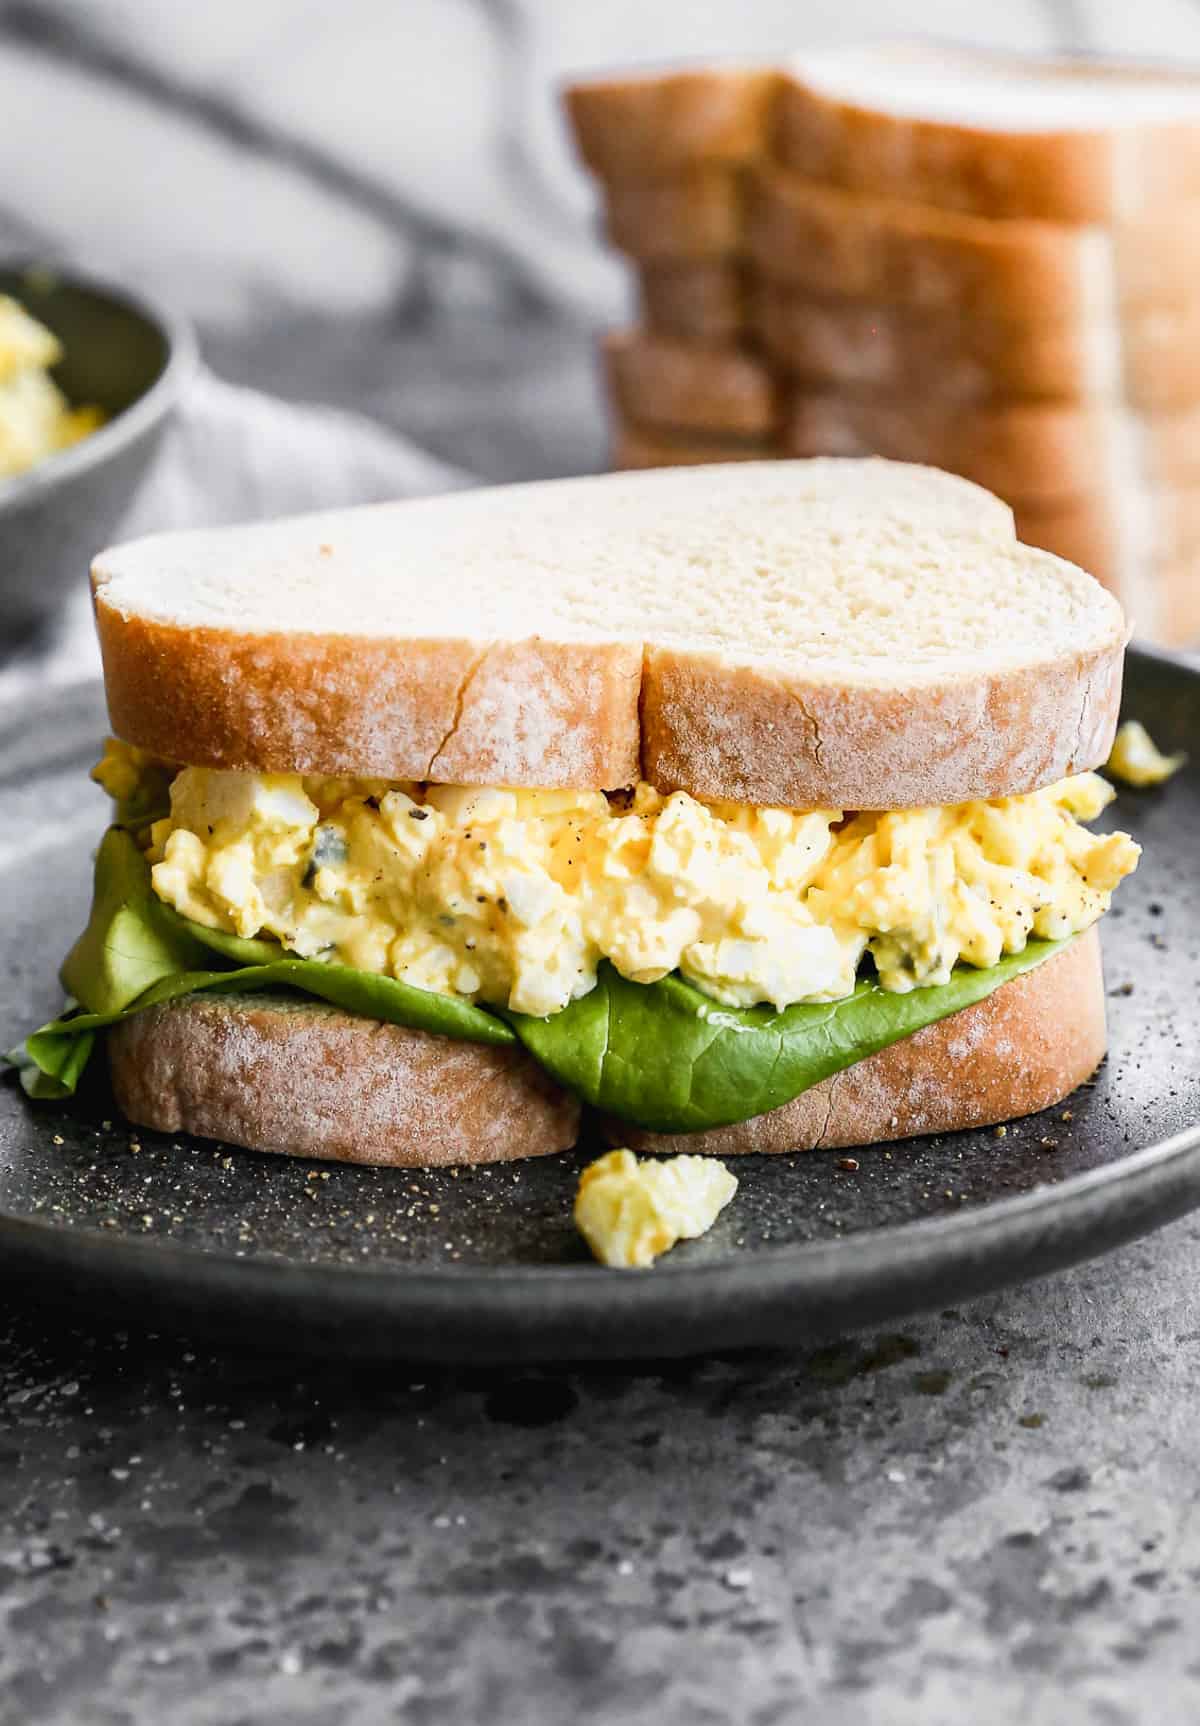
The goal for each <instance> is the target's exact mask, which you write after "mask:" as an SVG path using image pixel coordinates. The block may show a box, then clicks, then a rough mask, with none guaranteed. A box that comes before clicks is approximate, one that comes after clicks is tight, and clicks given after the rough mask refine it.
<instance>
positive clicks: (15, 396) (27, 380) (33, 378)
mask: <svg viewBox="0 0 1200 1726" xmlns="http://www.w3.org/2000/svg"><path fill="white" fill-rule="evenodd" d="M61 358H62V349H61V347H60V346H59V343H58V341H57V339H56V338H55V337H54V336H53V335H51V333H50V331H49V330H48V329H46V327H45V326H44V325H43V324H40V323H38V322H37V320H36V319H35V318H32V317H30V315H29V313H28V312H27V311H26V310H25V308H24V307H23V306H22V305H21V304H20V303H19V302H18V301H17V300H14V299H12V298H10V297H9V296H8V295H7V294H0V480H3V479H11V478H13V477H14V476H15V475H17V474H19V473H24V472H25V470H26V469H27V468H31V467H33V466H34V465H35V463H37V462H39V461H41V460H42V459H43V457H45V456H48V455H53V454H54V453H55V451H56V450H60V449H67V448H68V447H69V446H70V445H71V444H73V443H78V442H79V440H80V439H81V438H84V437H86V436H87V435H88V433H89V432H92V431H95V429H96V427H97V426H98V425H99V424H100V423H101V419H102V417H103V416H102V415H101V413H100V411H99V410H98V409H97V408H93V407H76V408H73V407H71V406H70V405H69V404H68V402H67V400H66V398H65V396H64V395H63V393H62V391H61V390H60V389H59V387H58V385H57V384H56V383H55V382H54V379H53V378H52V377H51V376H50V370H49V368H50V367H51V366H53V365H56V364H57V362H58V361H59V360H61Z"/></svg>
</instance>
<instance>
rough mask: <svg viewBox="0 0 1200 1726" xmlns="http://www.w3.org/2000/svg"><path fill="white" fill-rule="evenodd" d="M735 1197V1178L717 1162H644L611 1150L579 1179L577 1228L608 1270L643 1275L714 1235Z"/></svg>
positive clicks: (686, 1159) (705, 1159)
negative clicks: (666, 1256) (679, 1249)
mask: <svg viewBox="0 0 1200 1726" xmlns="http://www.w3.org/2000/svg"><path fill="white" fill-rule="evenodd" d="M736 1191H737V1178H736V1176H734V1175H731V1174H730V1172H729V1170H728V1169H727V1168H726V1167H725V1165H724V1163H719V1162H717V1161H716V1159H715V1158H713V1157H666V1158H663V1159H661V1160H660V1159H654V1158H645V1159H643V1160H642V1161H639V1160H638V1158H637V1157H635V1156H634V1154H633V1152H632V1151H609V1153H608V1155H607V1156H604V1157H600V1158H598V1159H597V1160H596V1162H594V1163H589V1164H588V1166H587V1168H586V1169H584V1171H583V1173H582V1174H581V1175H580V1177H579V1190H578V1191H577V1193H576V1195H575V1226H576V1227H577V1228H578V1230H579V1232H580V1234H581V1235H582V1236H583V1238H584V1240H585V1241H586V1242H587V1244H588V1246H589V1247H590V1248H591V1250H592V1253H593V1256H594V1257H596V1258H598V1259H599V1260H600V1262H601V1264H605V1265H611V1266H613V1267H614V1268H616V1269H621V1270H636V1269H643V1268H645V1266H647V1265H651V1264H653V1263H654V1261H655V1259H656V1258H658V1256H659V1254H660V1253H665V1252H668V1251H669V1250H670V1249H671V1247H673V1246H674V1245H675V1244H676V1242H677V1241H684V1240H687V1241H690V1240H695V1239H696V1237H697V1236H698V1235H702V1234H705V1233H707V1231H708V1230H709V1229H711V1228H712V1226H713V1224H714V1223H715V1222H716V1220H717V1218H718V1217H719V1216H720V1214H721V1212H722V1211H723V1210H724V1209H725V1206H726V1205H727V1204H728V1203H729V1201H730V1199H731V1198H732V1197H733V1195H734V1193H735V1192H736Z"/></svg>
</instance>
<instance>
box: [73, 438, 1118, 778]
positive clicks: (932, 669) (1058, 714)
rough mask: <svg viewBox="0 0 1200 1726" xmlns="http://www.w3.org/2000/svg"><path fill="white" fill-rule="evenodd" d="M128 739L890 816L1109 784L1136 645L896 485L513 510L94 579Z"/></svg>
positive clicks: (995, 516)
mask: <svg viewBox="0 0 1200 1726" xmlns="http://www.w3.org/2000/svg"><path fill="white" fill-rule="evenodd" d="M93 580H94V585H95V600H96V619H97V626H98V631H99V636H100V644H101V651H102V654H103V659H104V670H105V682H106V687H107V695H108V703H109V712H110V717H111V721H112V724H113V727H114V729H115V731H116V732H117V734H118V735H119V736H121V737H124V738H126V739H127V740H128V741H130V742H132V743H135V744H139V745H141V746H142V747H143V748H146V749H149V750H151V751H153V752H155V753H157V754H159V755H161V756H163V757H165V758H166V759H168V760H182V761H190V762H195V763H198V764H203V765H214V766H221V767H228V768H239V769H253V768H257V769H278V770H289V769H290V770H294V771H307V772H317V773H333V774H343V773H344V774H359V775H377V776H379V777H383V778H390V779H425V778H432V779H439V780H442V781H449V782H452V783H467V784H471V783H475V784H478V783H484V784H501V785H542V786H555V785H575V786H599V787H605V788H606V787H611V786H616V785H621V784H626V783H628V782H629V781H630V780H631V779H633V778H634V777H636V775H637V773H638V771H639V769H640V771H641V772H642V774H643V775H644V776H645V777H647V778H648V779H650V780H651V781H652V782H653V783H655V784H658V785H661V786H663V787H664V788H667V789H676V788H683V789H686V790H689V791H693V792H695V793H696V794H697V795H699V796H702V797H709V798H722V797H728V798H732V799H735V800H738V801H742V802H750V803H759V804H769V803H780V804H785V805H791V806H793V807H812V806H814V805H815V806H822V807H828V806H834V807H844V808H886V807H890V806H899V805H908V804H926V803H951V802H958V801H961V800H963V799H966V798H973V797H988V796H996V795H1003V794H1007V793H1013V792H1022V791H1027V790H1029V789H1031V788H1032V787H1034V786H1035V785H1039V784H1044V783H1046V782H1047V781H1050V780H1054V779H1058V778H1061V777H1063V776H1064V775H1065V774H1068V773H1072V772H1076V771H1079V770H1081V769H1083V768H1087V767H1093V766H1095V765H1096V764H1097V763H1099V762H1101V761H1103V760H1104V759H1105V758H1106V756H1107V751H1108V747H1109V743H1110V740H1111V737H1112V734H1113V730H1114V727H1115V723H1116V713H1117V704H1118V699H1119V693H1120V682H1121V661H1122V656H1123V649H1124V644H1125V637H1126V629H1125V623H1124V618H1123V617H1122V615H1121V611H1120V608H1119V606H1118V605H1117V604H1116V602H1115V601H1114V600H1112V599H1111V597H1110V596H1109V595H1107V594H1106V593H1105V592H1104V591H1103V590H1102V589H1101V588H1100V587H1099V586H1098V585H1097V584H1096V583H1095V582H1094V581H1093V580H1092V579H1091V577H1090V576H1086V575H1084V574H1083V573H1082V572H1081V571H1080V570H1077V569H1075V568H1074V567H1073V566H1072V565H1070V564H1066V563H1063V562H1061V561H1060V560H1058V559H1055V558H1052V557H1049V556H1047V555H1046V554H1044V553H1041V552H1036V551H1031V550H1029V549H1027V548H1025V547H1022V546H1019V545H1018V544H1017V542H1016V540H1015V538H1014V537H1013V529H1012V518H1011V514H1010V512H1009V511H1008V509H1007V508H1006V507H1005V506H1004V505H1003V504H1001V503H999V502H998V501H997V500H996V499H994V498H991V497H989V496H988V495H987V494H986V493H984V492H982V491H980V490H978V489H976V488H973V487H971V486H968V485H966V484H964V483H963V482H962V481H957V480H955V479H954V478H952V477H951V476H949V475H946V474H938V473H933V472H930V471H928V470H923V469H917V468H911V467H904V466H896V465H889V464H886V463H844V462H836V461H833V462H802V463H793V462H765V463H758V462H747V463H744V464H741V465H732V466H728V467H715V468H704V469H680V470H676V471H673V472H672V471H661V472H658V473H642V474H619V475H607V476H602V477H598V478H592V479H584V480H563V481H554V482H550V483H548V484H540V485H527V486H511V487H505V488H501V489H498V490H492V491H478V492H473V493H461V494H455V495H453V496H451V497H448V498H447V497H442V498H433V499H428V500H422V501H418V502H405V503H397V504H387V505H381V506H375V507H373V508H368V509H360V510H347V511H343V512H340V513H335V514H329V515H323V516H321V515H318V516H309V517H300V518H296V519H293V520H289V521H282V522H275V523H267V524H261V525H257V526H253V527H243V528H237V529H216V530H213V531H211V532H203V533H182V534H166V535H161V536H158V537H155V538H150V539H144V540H140V541H136V542H134V543H133V544H131V545H127V546H124V547H119V548H117V549H116V550H113V551H109V552H105V553H103V554H102V555H101V556H100V557H99V558H97V560H96V562H95V565H94V567H93Z"/></svg>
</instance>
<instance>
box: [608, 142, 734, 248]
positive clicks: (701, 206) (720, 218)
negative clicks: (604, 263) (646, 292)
mask: <svg viewBox="0 0 1200 1726" xmlns="http://www.w3.org/2000/svg"><path fill="white" fill-rule="evenodd" d="M604 226H605V233H606V235H607V238H608V240H609V241H610V243H611V244H612V245H614V246H615V247H616V248H617V250H618V251H620V252H628V253H629V255H630V256H631V257H634V258H639V259H642V260H643V261H654V262H666V263H670V262H679V261H681V260H686V261H689V262H693V263H695V262H712V261H714V260H716V261H720V262H724V261H726V260H728V259H730V258H732V257H734V256H736V254H737V253H739V252H740V251H741V250H742V240H743V233H744V229H745V183H744V179H743V176H742V174H741V172H740V171H739V170H738V169H736V168H729V167H725V166H723V165H721V164H716V165H713V164H707V163H705V164H700V165H697V166H695V167H689V168H680V169H678V170H677V171H676V172H675V173H673V174H659V175H652V176H650V177H641V178H638V179H630V180H610V181H608V182H607V183H606V185H605V189H604Z"/></svg>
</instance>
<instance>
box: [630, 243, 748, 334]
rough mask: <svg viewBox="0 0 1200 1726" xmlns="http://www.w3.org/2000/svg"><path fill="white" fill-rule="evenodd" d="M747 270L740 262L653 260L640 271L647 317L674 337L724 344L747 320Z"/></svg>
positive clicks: (652, 327) (653, 326) (653, 328)
mask: <svg viewBox="0 0 1200 1726" xmlns="http://www.w3.org/2000/svg"><path fill="white" fill-rule="evenodd" d="M747 286H748V284H747V279H746V272H745V270H743V269H742V268H741V266H740V265H738V264H736V263H727V262H725V261H724V260H721V261H720V262H717V263H696V264H691V263H682V264H679V263H666V264H648V265H645V266H643V267H642V268H641V269H640V270H639V272H638V288H639V292H640V297H641V306H642V321H643V323H644V324H645V325H646V327H647V329H649V330H650V331H651V332H652V333H653V334H654V335H658V336H666V337H668V338H669V339H670V340H672V341H680V342H700V343H703V344H704V345H705V346H706V347H712V346H717V347H719V346H721V345H722V344H723V343H726V342H732V341H735V340H736V339H737V337H738V336H740V335H741V333H742V331H743V329H744V327H745V325H746V323H747V321H748V308H749V302H748V295H747Z"/></svg>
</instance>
